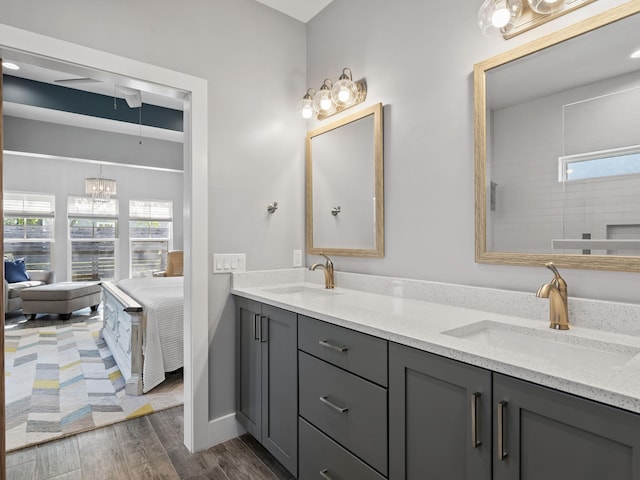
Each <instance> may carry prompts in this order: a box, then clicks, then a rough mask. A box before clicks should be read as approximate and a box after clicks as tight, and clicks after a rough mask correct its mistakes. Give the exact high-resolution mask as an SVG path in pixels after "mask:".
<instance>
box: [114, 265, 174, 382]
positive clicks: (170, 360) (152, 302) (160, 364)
mask: <svg viewBox="0 0 640 480" xmlns="http://www.w3.org/2000/svg"><path fill="white" fill-rule="evenodd" d="M117 285H118V287H119V288H120V289H121V290H123V291H124V292H125V293H127V294H128V295H129V296H131V297H132V298H133V299H134V300H136V301H137V302H138V303H139V304H140V305H141V306H142V308H143V320H142V321H143V325H142V331H143V336H142V353H143V355H144V356H143V359H144V361H143V366H142V384H143V389H142V391H143V393H147V392H148V391H149V390H151V389H152V388H154V387H156V386H157V385H159V384H160V383H162V382H163V381H164V379H165V375H164V374H165V372H172V371H174V370H177V369H178V368H181V367H183V366H184V338H183V335H184V334H183V331H184V277H143V278H127V279H123V280H120V281H119V282H118V284H117Z"/></svg>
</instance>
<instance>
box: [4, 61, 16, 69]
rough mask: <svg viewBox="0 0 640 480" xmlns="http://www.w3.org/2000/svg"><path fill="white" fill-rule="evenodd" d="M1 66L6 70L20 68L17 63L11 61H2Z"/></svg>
mask: <svg viewBox="0 0 640 480" xmlns="http://www.w3.org/2000/svg"><path fill="white" fill-rule="evenodd" d="M2 68H6V69H7V70H20V67H19V66H18V65H16V64H15V63H11V62H2Z"/></svg>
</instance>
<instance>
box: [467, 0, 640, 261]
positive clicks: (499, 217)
mask: <svg viewBox="0 0 640 480" xmlns="http://www.w3.org/2000/svg"><path fill="white" fill-rule="evenodd" d="M638 9H639V8H638V4H637V3H636V4H635V6H633V5H629V4H624V5H622V6H620V7H617V8H614V9H612V10H610V11H609V12H605V13H604V14H601V15H599V16H596V17H593V18H592V19H589V20H587V21H584V22H582V23H580V24H578V25H575V26H573V27H569V28H568V29H565V30H562V31H560V32H557V33H556V34H553V35H551V36H548V37H544V38H543V39H541V40H540V41H538V42H534V43H532V44H529V45H524V46H523V47H519V48H517V49H514V50H512V51H510V52H507V53H506V54H503V55H501V56H498V57H494V58H492V59H489V60H487V61H485V62H483V63H480V64H478V65H476V67H475V96H476V98H475V102H476V105H475V107H476V259H477V261H479V262H486V263H507V264H521V265H539V264H543V263H545V262H546V261H549V260H551V259H552V260H553V261H554V263H556V264H558V265H561V266H567V267H574V268H597V269H611V270H640V58H632V54H633V52H636V51H638V53H637V54H636V55H638V56H640V51H639V50H640V36H639V35H638V32H640V14H638Z"/></svg>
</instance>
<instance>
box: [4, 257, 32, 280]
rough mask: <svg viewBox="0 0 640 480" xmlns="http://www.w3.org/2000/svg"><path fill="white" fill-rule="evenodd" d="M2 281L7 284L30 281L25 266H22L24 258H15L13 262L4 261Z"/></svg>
mask: <svg viewBox="0 0 640 480" xmlns="http://www.w3.org/2000/svg"><path fill="white" fill-rule="evenodd" d="M4 279H5V280H6V281H7V282H9V283H16V282H26V281H29V280H31V277H29V274H28V273H27V266H26V265H25V264H24V258H16V259H15V260H7V259H6V258H5V260H4Z"/></svg>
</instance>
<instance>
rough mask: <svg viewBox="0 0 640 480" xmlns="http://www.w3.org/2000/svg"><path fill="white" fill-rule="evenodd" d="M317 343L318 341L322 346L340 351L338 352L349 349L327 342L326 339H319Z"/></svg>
mask: <svg viewBox="0 0 640 480" xmlns="http://www.w3.org/2000/svg"><path fill="white" fill-rule="evenodd" d="M318 343H319V344H320V345H322V346H323V347H327V348H330V349H332V350H335V351H336V352H340V353H344V352H346V351H347V350H349V348H348V347H341V346H339V345H334V344H333V343H329V342H328V341H326V340H320V341H319V342H318Z"/></svg>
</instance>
